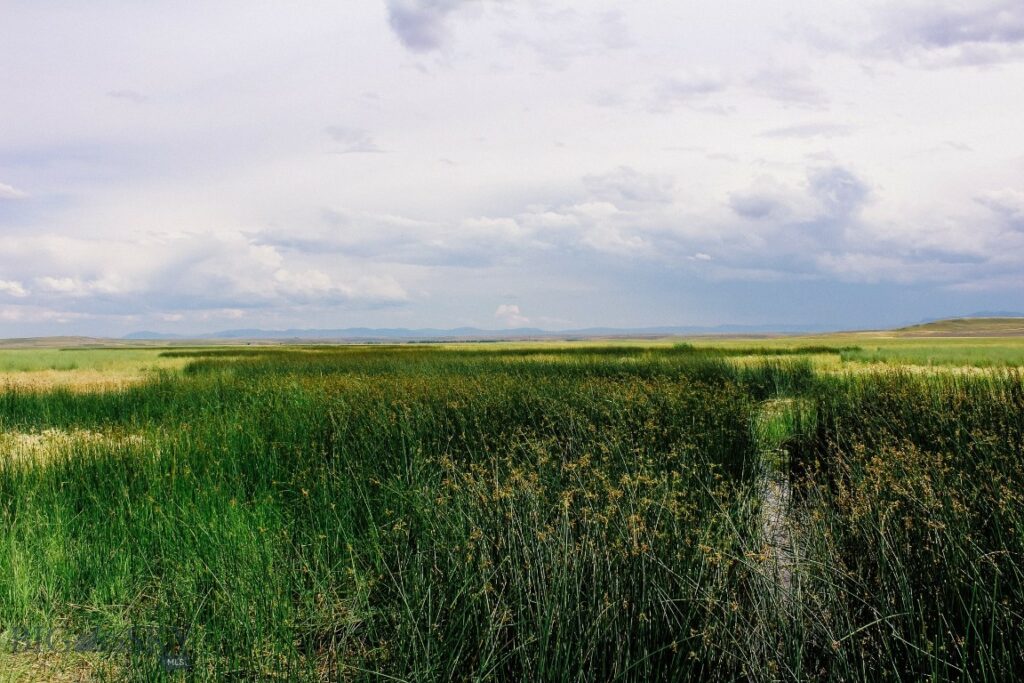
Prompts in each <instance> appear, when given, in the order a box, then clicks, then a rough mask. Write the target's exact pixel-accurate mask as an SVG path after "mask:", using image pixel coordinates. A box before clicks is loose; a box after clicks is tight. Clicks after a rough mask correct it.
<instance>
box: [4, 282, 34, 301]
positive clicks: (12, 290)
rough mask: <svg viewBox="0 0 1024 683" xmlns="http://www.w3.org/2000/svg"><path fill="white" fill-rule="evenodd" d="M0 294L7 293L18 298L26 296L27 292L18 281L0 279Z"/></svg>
mask: <svg viewBox="0 0 1024 683" xmlns="http://www.w3.org/2000/svg"><path fill="white" fill-rule="evenodd" d="M0 294H7V295H9V296H13V297H17V298H19V299H20V298H23V297H26V296H28V294H29V292H28V290H27V289H25V287H24V286H23V285H22V284H21V283H20V282H16V281H14V280H0Z"/></svg>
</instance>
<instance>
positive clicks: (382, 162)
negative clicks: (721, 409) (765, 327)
mask: <svg viewBox="0 0 1024 683" xmlns="http://www.w3.org/2000/svg"><path fill="white" fill-rule="evenodd" d="M0 97H2V99H0V336H26V335H37V334H81V333H84V334H110V335H116V334H123V333H126V332H130V331H133V330H141V329H155V330H161V331H179V332H202V331H213V330H219V329H225V328H241V327H263V328H287V327H318V328H324V327H348V326H363V325H366V326H393V327H400V326H404V327H425V326H434V327H453V326H460V325H475V326H480V327H487V328H502V327H511V326H520V325H529V326H538V327H544V328H549V329H558V328H572V327H585V326H594V325H609V326H642V325H715V324H722V323H738V324H786V325H801V324H822V325H832V326H845V327H863V326H882V325H891V324H898V323H904V322H908V321H916V320H920V319H922V318H926V317H938V316H945V315H955V314H964V313H970V312H974V311H981V310H1010V311H1021V310H1024V3H1022V2H1021V1H1020V0H994V1H990V0H963V1H961V2H936V1H934V0H930V1H927V2H907V1H901V2H847V1H845V0H844V1H842V2H839V1H837V0H831V1H820V0H819V1H816V2H795V1H789V0H782V1H779V2H763V1H761V0H749V1H745V2H739V1H736V0H723V1H722V2H715V3H679V2H666V1H664V0H657V1H650V2H648V1H643V0H631V1H630V2H628V3H623V2H618V1H616V2H599V1H597V0H588V1H586V2H575V3H570V2H556V1H554V0H551V1H546V0H545V1H541V0H507V1H502V0H344V1H342V0H332V1H330V2H317V1H315V0H302V1H301V2H293V3H281V2H257V1H254V0H245V1H244V2H243V1H238V2H233V1H224V0H216V1H213V2H210V1H209V0H206V1H204V2H192V1H188V0H175V1H174V2H171V1H163V0H152V1H148V2H138V1H124V2H119V1H113V0H90V1H89V2H82V1H81V0H69V1H66V2H65V1H58V0H2V1H0Z"/></svg>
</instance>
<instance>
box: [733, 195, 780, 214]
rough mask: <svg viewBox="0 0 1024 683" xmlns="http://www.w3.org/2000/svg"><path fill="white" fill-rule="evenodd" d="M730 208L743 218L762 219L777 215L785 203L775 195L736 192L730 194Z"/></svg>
mask: <svg viewBox="0 0 1024 683" xmlns="http://www.w3.org/2000/svg"><path fill="white" fill-rule="evenodd" d="M729 208H731V209H732V210H733V211H735V212H736V214H737V215H739V216H742V217H743V218H750V219H753V220H761V219H764V218H772V217H775V216H777V215H778V214H779V213H780V212H781V211H782V210H783V208H784V207H783V204H782V203H781V202H779V200H778V199H777V198H775V197H772V196H769V195H766V194H758V193H755V192H734V193H732V194H730V195H729Z"/></svg>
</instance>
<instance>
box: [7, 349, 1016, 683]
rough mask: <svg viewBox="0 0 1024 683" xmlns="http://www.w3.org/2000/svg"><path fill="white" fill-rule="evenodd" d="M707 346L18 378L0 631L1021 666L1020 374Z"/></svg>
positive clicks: (368, 658)
mask: <svg viewBox="0 0 1024 683" xmlns="http://www.w3.org/2000/svg"><path fill="white" fill-rule="evenodd" d="M726 346H728V345H725V346H723V347H722V348H717V349H715V348H712V349H708V348H705V347H694V346H689V345H663V346H644V345H632V346H630V345H614V346H596V345H583V346H572V345H565V346H556V345H535V346H508V347H502V346H496V347H493V348H491V347H488V348H449V347H432V346H424V345H408V346H380V347H324V348H284V347H274V348H260V349H244V348H226V349H197V350H176V351H166V352H159V353H160V354H161V355H159V356H157V355H156V354H155V353H154V352H147V354H148V355H146V358H145V360H144V361H140V362H145V363H146V364H147V367H149V368H151V369H150V370H148V371H147V372H146V374H145V376H144V377H142V378H140V379H138V380H136V381H133V382H130V383H124V384H118V385H116V386H112V387H103V390H94V391H83V390H81V389H80V388H79V389H75V390H70V389H66V388H61V387H60V386H57V387H52V386H50V387H47V388H46V389H45V390H42V389H39V388H34V387H31V386H27V385H18V384H11V385H9V386H8V387H7V389H6V390H5V391H3V392H0V447H2V448H3V449H4V451H5V452H4V454H3V457H2V458H0V524H2V533H0V577H2V578H0V623H2V625H3V627H4V629H5V630H4V634H5V636H6V637H7V638H8V640H11V639H14V640H17V642H18V643H20V644H21V645H24V644H25V641H26V637H25V634H32V633H50V632H53V631H54V630H55V631H56V632H58V633H62V634H71V635H74V634H82V633H95V632H102V633H117V632H124V631H125V630H126V629H128V628H130V627H149V628H160V629H167V630H168V632H174V633H185V634H187V638H186V639H185V648H186V649H187V653H188V655H189V658H190V666H191V672H190V673H188V674H183V673H182V672H174V671H168V670H167V669H166V667H164V666H162V665H161V660H160V658H159V657H154V656H151V653H148V652H140V651H138V650H133V649H132V648H120V649H117V648H107V649H104V648H102V647H101V648H94V651H90V652H86V653H84V654H83V653H63V654H59V656H54V655H53V653H45V652H35V651H29V652H24V651H22V652H19V653H18V654H9V655H7V657H8V659H9V662H10V666H9V667H8V670H9V671H19V670H24V671H26V672H29V673H26V674H25V676H26V678H25V680H31V679H32V677H33V676H36V675H38V673H39V671H40V669H39V667H40V666H44V665H45V666H46V667H48V668H47V669H46V671H48V672H49V674H52V675H54V676H57V675H65V674H67V672H68V671H70V672H72V674H74V675H86V676H92V677H96V678H110V679H129V680H153V679H159V678H167V679H170V680H173V679H175V677H179V678H180V677H181V676H182V675H187V676H189V677H192V678H196V679H200V680H203V679H208V680H223V679H236V680H264V679H267V678H273V677H278V678H280V679H282V680H413V681H426V680H438V681H442V680H443V681H447V680H549V681H553V680H618V681H630V680H636V681H647V680H662V681H676V680H708V679H718V680H778V679H790V680H808V679H810V680H860V679H865V678H866V679H877V680H892V679H920V678H925V677H930V678H932V679H936V680H939V679H953V680H972V681H986V680H993V681H994V680H1007V679H1008V678H1010V677H1011V676H1012V674H1013V672H1014V671H1015V667H1016V666H1017V665H1018V664H1019V662H1020V658H1021V645H1022V644H1024V631H1022V628H1024V622H1022V614H1024V573H1022V572H1024V555H1022V553H1024V547H1022V546H1024V487H1022V485H1024V463H1022V459H1021V455H1022V450H1024V383H1022V377H1021V375H1020V374H1019V372H1018V371H1017V370H1015V369H1012V368H1009V367H1007V368H1002V367H997V368H990V369H986V370H984V371H982V372H977V373H953V372H927V373H922V372H911V371H908V370H907V369H905V367H904V366H902V365H897V364H892V363H890V364H888V365H881V366H880V364H879V363H873V364H871V365H869V366H866V368H867V369H864V368H861V369H860V370H859V371H849V368H846V369H844V360H843V358H844V355H846V354H857V353H861V352H862V349H858V348H851V347H853V346H856V345H854V344H849V343H835V344H833V345H829V344H817V343H814V344H813V345H805V348H800V347H799V346H793V345H790V346H787V347H785V348H782V347H780V348H778V349H776V350H772V349H771V345H770V344H768V345H757V344H754V345H753V346H755V347H756V348H751V346H752V343H751V342H744V343H743V346H742V347H741V346H738V345H737V346H735V347H733V348H725V347H726ZM83 353H85V352H83ZM154 357H156V358H157V359H158V360H154ZM26 362H27V361H26ZM852 365H855V363H851V366H852ZM997 365H998V364H997ZM826 370H827V371H826ZM19 634H20V635H19ZM29 640H31V638H29ZM8 649H10V648H8ZM26 649H27V650H32V648H25V647H23V648H22V650H26ZM35 649H36V650H40V649H45V648H38V647H37V648H35ZM29 660H30V661H29ZM27 662H28V663H27ZM19 666H20V667H23V669H18V667H19ZM61 672H64V673H61ZM49 674H48V675H49Z"/></svg>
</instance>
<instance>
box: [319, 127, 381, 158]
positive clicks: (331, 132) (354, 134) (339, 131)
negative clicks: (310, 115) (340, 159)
mask: <svg viewBox="0 0 1024 683" xmlns="http://www.w3.org/2000/svg"><path fill="white" fill-rule="evenodd" d="M324 132H325V133H327V135H328V136H330V138H331V139H332V140H333V141H334V142H335V143H337V148H336V150H335V151H336V152H337V153H338V154H380V153H383V152H384V150H382V149H381V148H380V147H378V146H377V143H375V142H374V141H373V136H372V135H370V133H369V132H368V131H365V130H363V129H362V128H349V127H348V126H328V127H327V128H325V129H324Z"/></svg>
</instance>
